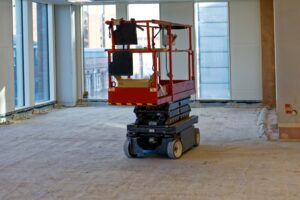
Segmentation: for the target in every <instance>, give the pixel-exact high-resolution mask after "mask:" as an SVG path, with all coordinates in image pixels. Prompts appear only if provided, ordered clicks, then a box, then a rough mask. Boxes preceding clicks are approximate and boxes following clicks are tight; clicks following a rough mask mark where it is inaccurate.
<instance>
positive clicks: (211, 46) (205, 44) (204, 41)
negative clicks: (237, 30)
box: [200, 36, 229, 52]
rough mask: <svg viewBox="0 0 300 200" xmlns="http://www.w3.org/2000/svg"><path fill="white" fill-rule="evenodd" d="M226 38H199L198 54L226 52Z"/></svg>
mask: <svg viewBox="0 0 300 200" xmlns="http://www.w3.org/2000/svg"><path fill="white" fill-rule="evenodd" d="M228 49H229V48H228V37H227V36H225V37H215V36H211V37H210V36H208V37H201V36H200V52H224V51H228Z"/></svg>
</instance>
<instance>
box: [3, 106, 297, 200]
mask: <svg viewBox="0 0 300 200" xmlns="http://www.w3.org/2000/svg"><path fill="white" fill-rule="evenodd" d="M259 110H260V108H259V107H256V106H250V107H247V106H235V107H226V108H223V107H206V108H201V109H199V108H194V109H193V113H194V114H196V115H198V116H199V119H200V122H199V123H198V126H199V127H200V129H201V145H200V146H199V147H198V148H196V149H193V150H191V151H189V152H188V153H186V154H184V155H183V157H182V158H181V159H180V160H169V159H166V158H162V157H158V156H150V157H147V158H142V159H127V158H126V157H125V156H124V154H123V151H122V146H123V141H124V139H125V132H126V129H125V127H126V124H127V123H129V122H132V121H133V119H134V115H133V114H132V108H127V107H121V108H120V107H107V106H101V107H78V108H69V109H57V110H54V111H52V112H50V113H48V114H45V115H38V116H34V117H33V118H32V119H30V120H25V121H19V122H17V123H15V124H12V125H7V126H0V199H1V200H8V199H11V200H22V199H28V200H35V199H70V200H76V199H83V200H92V199H95V200H96V199H105V200H108V199H139V200H141V199H170V200H171V199H172V200H173V199H205V200H206V199H213V200H215V199H230V200H234V199H237V200H243V199H255V200H259V199H272V200H274V199H283V200H287V199H300V195H299V191H300V168H299V166H300V156H299V152H300V145H299V143H291V142H290V143H288V142H268V141H266V139H265V138H259V134H258V131H257V126H256V119H257V113H258V111H259Z"/></svg>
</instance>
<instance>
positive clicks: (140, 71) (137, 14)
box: [128, 4, 160, 79]
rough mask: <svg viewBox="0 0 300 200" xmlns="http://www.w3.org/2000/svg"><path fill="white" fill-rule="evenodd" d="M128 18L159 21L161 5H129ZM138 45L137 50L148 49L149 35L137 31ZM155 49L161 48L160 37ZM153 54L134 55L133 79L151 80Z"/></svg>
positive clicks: (157, 38) (157, 39) (156, 41)
mask: <svg viewBox="0 0 300 200" xmlns="http://www.w3.org/2000/svg"><path fill="white" fill-rule="evenodd" d="M128 18H129V19H132V18H134V19H135V20H151V19H159V4H129V5H128ZM137 37H138V45H137V48H145V47H147V33H146V30H144V31H142V30H140V29H137ZM155 47H156V48H158V47H160V37H159V35H158V36H157V37H156V39H155ZM152 62H153V61H152V55H151V54H134V56H133V65H134V66H133V70H134V76H133V78H139V79H141V78H143V79H149V78H150V76H151V75H152V73H153V70H152V66H153V64H152Z"/></svg>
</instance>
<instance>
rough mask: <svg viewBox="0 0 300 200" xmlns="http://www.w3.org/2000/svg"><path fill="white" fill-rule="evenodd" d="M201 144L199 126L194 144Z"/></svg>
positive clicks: (196, 129)
mask: <svg viewBox="0 0 300 200" xmlns="http://www.w3.org/2000/svg"><path fill="white" fill-rule="evenodd" d="M199 144H200V130H199V128H195V144H194V146H195V147H197V146H199Z"/></svg>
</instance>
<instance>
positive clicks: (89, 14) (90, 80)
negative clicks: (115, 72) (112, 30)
mask: <svg viewBox="0 0 300 200" xmlns="http://www.w3.org/2000/svg"><path fill="white" fill-rule="evenodd" d="M82 10H83V16H82V19H83V40H84V41H83V43H84V83H85V84H84V87H85V91H87V92H88V98H90V99H107V98H108V97H107V93H108V92H107V90H108V62H107V52H106V51H105V49H106V48H111V40H110V38H109V31H108V27H107V26H106V25H105V21H106V20H110V19H111V18H116V7H115V5H104V6H103V5H90V6H83V7H82Z"/></svg>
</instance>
